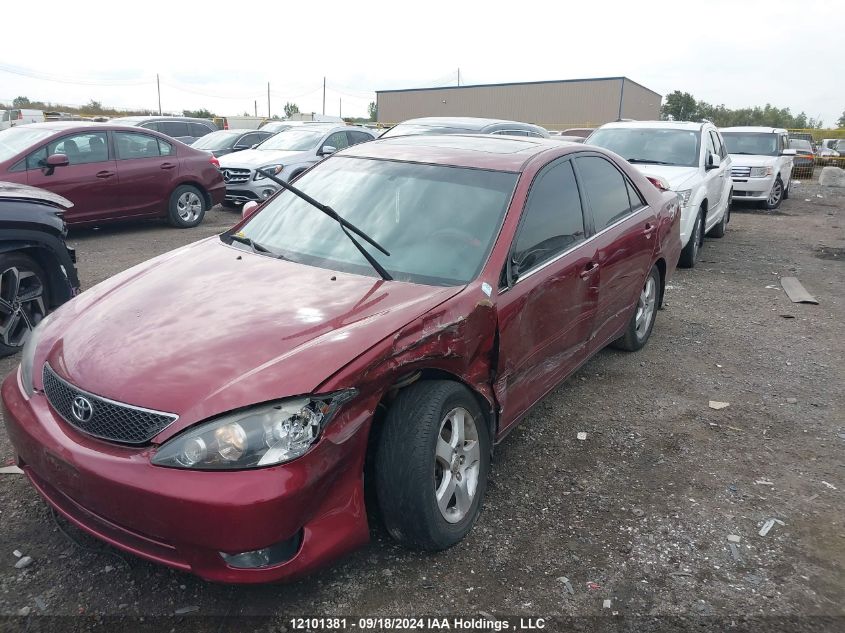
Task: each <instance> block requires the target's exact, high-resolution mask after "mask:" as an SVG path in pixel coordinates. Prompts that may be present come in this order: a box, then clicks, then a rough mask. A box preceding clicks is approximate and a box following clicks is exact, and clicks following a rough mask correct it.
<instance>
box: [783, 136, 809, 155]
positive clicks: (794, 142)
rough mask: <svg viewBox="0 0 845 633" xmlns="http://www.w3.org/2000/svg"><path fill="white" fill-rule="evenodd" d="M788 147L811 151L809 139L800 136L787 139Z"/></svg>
mask: <svg viewBox="0 0 845 633" xmlns="http://www.w3.org/2000/svg"><path fill="white" fill-rule="evenodd" d="M789 147H791V148H792V149H804V150H807V151H809V152H812V151H813V146H812V145H810V141H805V140H802V139H800V138H791V139H789Z"/></svg>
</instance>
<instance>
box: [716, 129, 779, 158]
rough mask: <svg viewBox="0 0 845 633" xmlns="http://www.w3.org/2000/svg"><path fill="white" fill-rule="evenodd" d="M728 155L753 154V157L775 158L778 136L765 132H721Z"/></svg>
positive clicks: (777, 152)
mask: <svg viewBox="0 0 845 633" xmlns="http://www.w3.org/2000/svg"><path fill="white" fill-rule="evenodd" d="M722 138H724V139H725V145H727V147H728V154H753V155H755V156H777V155H778V154H780V151H779V150H778V135H777V134H769V133H766V132H757V133H755V132H722Z"/></svg>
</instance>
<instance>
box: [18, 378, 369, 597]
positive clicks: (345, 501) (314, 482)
mask: <svg viewBox="0 0 845 633" xmlns="http://www.w3.org/2000/svg"><path fill="white" fill-rule="evenodd" d="M2 401H3V416H4V420H5V423H6V428H7V430H8V434H9V438H10V440H11V442H12V445H13V446H14V448H15V451H16V453H17V455H18V463H19V465H20V466H21V468H22V469H23V470H24V472H25V473H26V475H27V477H29V480H30V481H31V482H32V484H33V485H34V486H35V488H36V490H38V492H39V493H40V494H41V496H42V497H44V499H46V500H47V502H48V503H49V504H50V505H51V506H53V507H54V508H55V509H56V510H57V511H58V512H60V513H61V514H62V515H64V516H65V517H66V518H67V519H68V520H69V521H71V522H72V523H74V524H75V525H77V526H78V527H79V528H81V529H83V530H85V531H86V532H88V533H89V534H91V535H93V536H95V537H97V538H99V539H102V540H103V541H106V542H107V543H110V544H111V545H114V546H115V547H118V548H120V549H122V550H125V551H127V552H130V553H132V554H135V555H137V556H140V557H142V558H145V559H148V560H151V561H153V562H156V563H160V564H164V565H168V566H170V567H173V568H176V569H180V570H183V571H189V572H191V573H194V574H197V575H198V576H201V577H202V578H205V579H207V580H212V581H218V582H227V583H259V582H269V581H277V580H287V579H290V578H293V577H296V576H299V575H302V574H305V573H307V572H310V571H313V570H314V569H316V568H319V567H321V566H324V565H326V564H328V563H330V562H332V561H333V560H335V559H337V558H338V557H340V556H342V555H344V554H346V553H348V552H350V551H351V550H353V549H355V548H357V547H359V546H360V545H362V544H364V543H366V542H367V540H368V538H369V530H368V526H367V520H366V513H365V510H364V499H363V481H362V471H363V468H362V462H363V455H364V452H363V451H364V450H365V446H364V444H365V443H366V434H365V433H358V434H356V436H353V437H352V438H349V441H347V442H345V443H344V444H335V443H332V442H330V441H328V440H326V439H323V440H321V441H320V442H319V443H318V444H317V445H316V446H315V448H314V449H313V450H312V451H311V452H310V453H308V454H307V455H305V456H304V457H302V458H300V459H298V460H295V461H293V462H290V463H289V464H285V465H282V466H276V467H270V468H262V469H257V470H251V471H233V472H198V471H188V470H179V469H172V468H162V467H157V466H153V465H152V464H151V463H150V456H151V453H152V448H151V447H145V448H141V449H139V448H128V447H122V446H118V445H113V444H110V443H106V442H101V441H98V440H95V439H93V438H90V437H88V436H86V435H83V434H81V433H79V432H77V431H76V430H75V429H73V428H72V427H70V426H69V425H67V424H66V423H65V422H64V421H63V420H61V419H60V418H58V416H56V415H54V413H53V411H52V409H51V408H50V406H49V404H48V403H47V401H46V398H45V397H44V396H43V395H42V394H39V393H36V394H35V395H33V397H32V398H30V399H27V398H26V397H25V395H24V394H23V392H22V390H21V388H20V384H19V379H18V372H17V371H15V372H13V373H12V374H10V375H9V376H8V377H7V378H6V380H5V381H4V383H3V386H2ZM286 542H288V543H294V544H296V545H298V549H296V550H295V551H294V552H293V554H292V555H291V556H290V557H289V558H287V559H286V560H283V561H281V562H279V563H277V564H274V565H271V566H268V567H260V568H251V569H240V568H235V567H231V566H230V565H228V564H227V563H226V562H225V561H224V560H223V558H222V556H221V552H225V553H227V554H236V553H240V552H248V551H253V550H257V549H262V548H266V547H270V546H272V545H279V544H283V543H286Z"/></svg>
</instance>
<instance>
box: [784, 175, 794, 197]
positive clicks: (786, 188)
mask: <svg viewBox="0 0 845 633" xmlns="http://www.w3.org/2000/svg"><path fill="white" fill-rule="evenodd" d="M791 188H792V178H790V179H789V182H788V183H786V186H785V187H784V188H783V199H784V200H789V190H790V189H791Z"/></svg>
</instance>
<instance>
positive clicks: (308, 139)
mask: <svg viewBox="0 0 845 633" xmlns="http://www.w3.org/2000/svg"><path fill="white" fill-rule="evenodd" d="M323 134H324V130H294V129H287V130H284V131H283V132H279V133H278V134H276V135H275V136H271V137H270V138H268V139H267V140H266V141H264V142H263V143H261V145H259V146H258V149H277V150H283V151H291V152H304V151H305V150H309V149H314V148H315V147H317V143H318V142H319V141H320V139H321V138H323Z"/></svg>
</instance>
